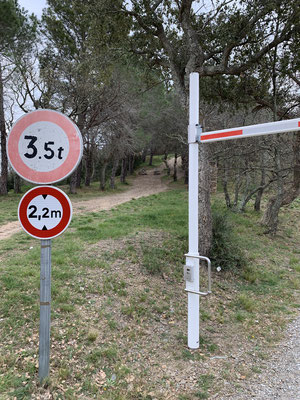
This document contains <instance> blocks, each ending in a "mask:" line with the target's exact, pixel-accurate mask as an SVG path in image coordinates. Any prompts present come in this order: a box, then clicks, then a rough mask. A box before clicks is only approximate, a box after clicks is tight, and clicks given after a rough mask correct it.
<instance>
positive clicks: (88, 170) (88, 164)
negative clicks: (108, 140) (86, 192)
mask: <svg viewBox="0 0 300 400" xmlns="http://www.w3.org/2000/svg"><path fill="white" fill-rule="evenodd" d="M92 174H93V151H92V148H91V146H90V145H88V146H87V148H86V158H85V182H84V184H85V186H90V184H91V179H92Z"/></svg>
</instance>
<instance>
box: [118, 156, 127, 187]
mask: <svg viewBox="0 0 300 400" xmlns="http://www.w3.org/2000/svg"><path fill="white" fill-rule="evenodd" d="M126 175H127V158H126V157H124V158H123V159H122V166H121V176H120V181H121V183H126Z"/></svg>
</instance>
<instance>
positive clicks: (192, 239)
mask: <svg viewBox="0 0 300 400" xmlns="http://www.w3.org/2000/svg"><path fill="white" fill-rule="evenodd" d="M298 130H300V118H295V119H290V120H284V121H277V122H269V123H265V124H257V125H249V126H242V127H238V128H230V129H223V130H218V131H212V132H202V129H201V127H200V126H199V74H198V73H197V72H193V73H191V74H190V99H189V127H188V143H189V252H188V254H186V255H185V256H186V265H185V267H184V278H185V281H186V289H185V290H186V292H187V293H188V347H189V348H191V349H198V348H199V306H200V304H199V303H200V301H199V297H200V296H206V295H208V294H209V293H211V279H210V260H209V259H208V258H207V257H204V256H199V250H198V241H199V234H198V187H199V183H198V167H199V166H198V145H199V143H208V142H216V141H219V140H230V139H240V138H245V137H251V136H261V135H270V134H274V133H284V132H295V131H298ZM199 260H204V261H206V262H207V264H208V290H207V291H206V292H201V291H200V287H199Z"/></svg>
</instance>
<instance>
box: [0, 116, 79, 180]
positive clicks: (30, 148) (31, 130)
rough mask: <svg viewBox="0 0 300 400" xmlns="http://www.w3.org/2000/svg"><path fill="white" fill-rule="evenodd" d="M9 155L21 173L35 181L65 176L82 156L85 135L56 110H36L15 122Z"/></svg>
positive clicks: (74, 167)
mask: <svg viewBox="0 0 300 400" xmlns="http://www.w3.org/2000/svg"><path fill="white" fill-rule="evenodd" d="M7 155H8V159H9V161H10V163H11V165H12V167H13V169H14V170H15V171H16V173H17V174H18V175H20V176H21V177H22V178H24V179H26V180H27V181H29V182H32V183H40V184H48V183H55V182H58V181H61V180H63V179H65V178H66V177H67V176H69V175H70V174H71V173H72V172H73V171H74V170H75V169H76V167H77V166H78V164H79V163H80V161H81V157H82V137H81V134H80V131H79V129H78V127H77V126H76V125H75V124H74V122H73V121H71V120H70V118H68V117H66V116H65V115H63V114H61V113H60V112H58V111H53V110H36V111H33V112H31V113H28V114H25V115H23V116H22V117H21V118H19V119H18V120H17V122H16V123H15V124H14V125H13V127H12V129H11V131H10V133H9V136H8V140H7Z"/></svg>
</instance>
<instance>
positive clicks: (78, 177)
mask: <svg viewBox="0 0 300 400" xmlns="http://www.w3.org/2000/svg"><path fill="white" fill-rule="evenodd" d="M76 171H77V172H76V175H77V176H76V188H77V189H79V188H80V187H81V172H82V161H80V164H79V165H78V167H77V170H76Z"/></svg>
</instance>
